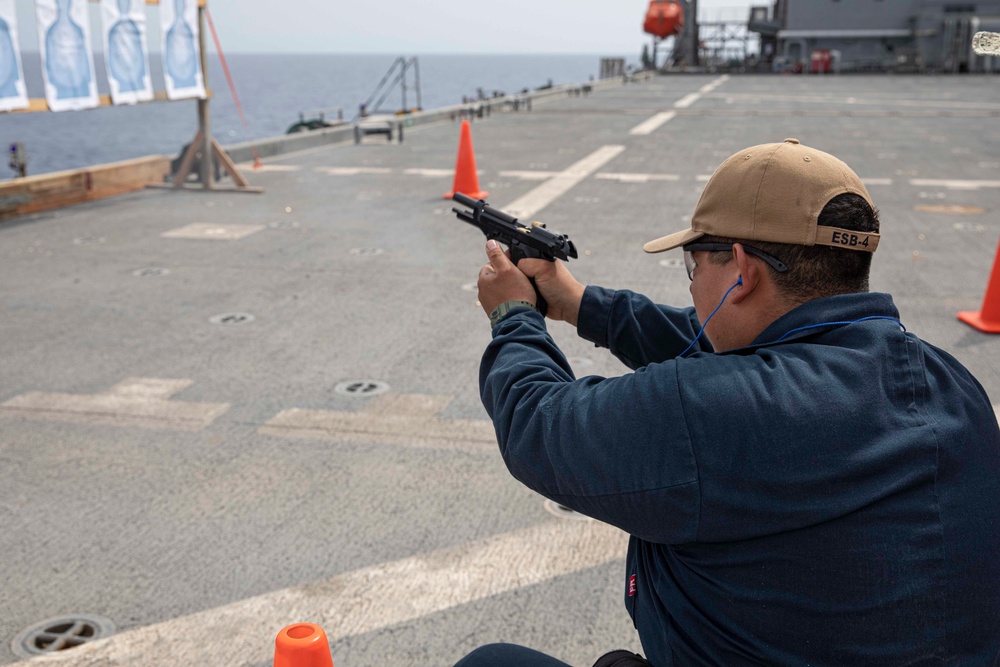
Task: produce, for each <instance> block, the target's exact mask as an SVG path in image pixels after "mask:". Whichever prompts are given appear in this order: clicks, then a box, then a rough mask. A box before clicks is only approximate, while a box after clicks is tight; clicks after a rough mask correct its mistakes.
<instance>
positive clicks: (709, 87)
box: [674, 74, 729, 109]
mask: <svg viewBox="0 0 1000 667" xmlns="http://www.w3.org/2000/svg"><path fill="white" fill-rule="evenodd" d="M726 81H729V75H728V74H723V75H722V76H720V77H719V78H718V79H716V80H715V81H712V82H711V83H707V84H705V85H704V86H702V87H701V88H700V89H699V90H698V92H696V93H691V94H690V95H685V96H684V97H682V98H681V99H679V100H677V101H676V102H674V108H675V109H687V108H688V107H689V106H691V105H692V104H694V103H695V102H697V101H698V100H700V99H701V98H702V97H703V96H704V95H706V94H708V93H710V92H712V91H713V90H715V89H716V88H718V87H719V86H721V85H722V84H724V83H725V82H726Z"/></svg>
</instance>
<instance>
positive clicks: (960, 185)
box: [910, 178, 1000, 190]
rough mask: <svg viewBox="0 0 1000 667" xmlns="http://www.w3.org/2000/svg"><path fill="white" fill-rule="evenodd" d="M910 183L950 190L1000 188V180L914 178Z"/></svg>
mask: <svg viewBox="0 0 1000 667" xmlns="http://www.w3.org/2000/svg"><path fill="white" fill-rule="evenodd" d="M910 185H915V186H917V187H922V188H948V189H949V190H978V189H979V188H1000V181H955V180H935V179H930V178H914V179H911V180H910Z"/></svg>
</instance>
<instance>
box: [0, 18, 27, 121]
mask: <svg viewBox="0 0 1000 667" xmlns="http://www.w3.org/2000/svg"><path fill="white" fill-rule="evenodd" d="M27 106H28V94H27V90H26V88H25V85H24V71H23V70H22V69H21V57H20V47H19V45H18V33H17V12H16V7H15V5H14V0H0V111H12V110H14V109H23V108H25V107H27Z"/></svg>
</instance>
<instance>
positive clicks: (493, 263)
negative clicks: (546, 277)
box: [479, 240, 548, 315]
mask: <svg viewBox="0 0 1000 667" xmlns="http://www.w3.org/2000/svg"><path fill="white" fill-rule="evenodd" d="M486 256H487V257H489V259H490V261H489V263H487V264H486V265H485V266H483V268H481V269H480V270H479V303H480V304H482V306H483V310H485V311H486V314H487V315H489V314H490V313H492V312H493V311H494V309H496V307H497V306H499V305H500V304H501V303H504V302H505V301H527V302H528V303H532V304H533V303H535V302H536V297H535V288H534V287H532V286H531V281H530V280H528V276H526V275H524V274H523V273H521V271H520V270H519V269H518V268H517V267H516V266H514V263H513V262H511V261H510V257H509V256H508V255H507V253H505V252H504V251H503V248H502V247H501V246H500V244H499V243H497V242H496V241H493V240H489V241H487V242H486ZM524 261H527V260H522V262H524ZM541 261H542V263H543V264H548V262H545V261H544V260H541Z"/></svg>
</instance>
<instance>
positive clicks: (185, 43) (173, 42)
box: [160, 0, 205, 99]
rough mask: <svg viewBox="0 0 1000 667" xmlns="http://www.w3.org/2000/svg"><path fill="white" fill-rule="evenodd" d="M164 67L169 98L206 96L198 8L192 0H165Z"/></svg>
mask: <svg viewBox="0 0 1000 667" xmlns="http://www.w3.org/2000/svg"><path fill="white" fill-rule="evenodd" d="M160 6H161V13H160V16H161V21H162V24H163V33H164V35H165V37H164V39H163V69H164V74H165V75H166V79H167V96H168V97H170V99H182V98H187V97H202V98H203V97H205V85H204V78H203V76H202V72H201V54H200V52H199V47H198V42H199V35H198V29H199V27H198V8H197V5H196V3H194V2H191V0H172V2H170V1H169V0H164V2H162V3H161V5H160Z"/></svg>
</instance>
